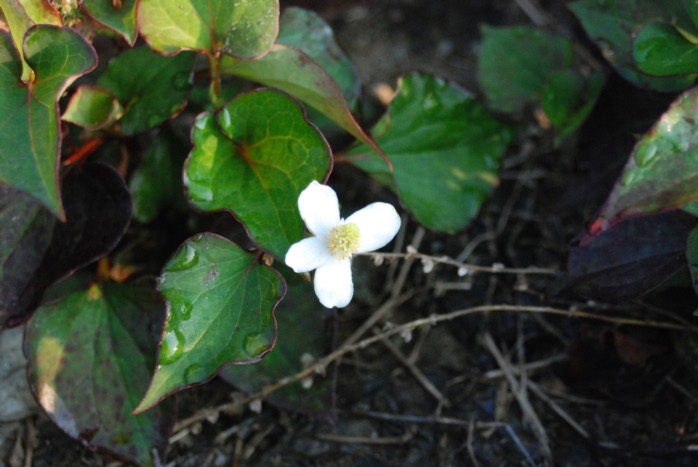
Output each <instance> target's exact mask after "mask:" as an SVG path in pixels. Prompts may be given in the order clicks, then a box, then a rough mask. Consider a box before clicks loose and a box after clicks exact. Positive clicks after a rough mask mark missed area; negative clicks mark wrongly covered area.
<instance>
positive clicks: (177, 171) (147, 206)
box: [129, 131, 186, 222]
mask: <svg viewBox="0 0 698 467" xmlns="http://www.w3.org/2000/svg"><path fill="white" fill-rule="evenodd" d="M185 156H186V152H185V150H184V148H182V147H181V146H178V145H177V144H176V140H175V137H174V135H172V134H171V133H169V132H165V131H161V133H159V134H158V135H157V136H156V137H155V139H154V140H153V144H152V146H151V147H150V148H149V149H148V151H147V152H146V153H145V154H144V156H143V160H142V161H141V164H140V165H139V166H138V168H137V169H136V170H135V171H134V172H133V175H132V176H131V181H130V183H129V191H130V192H131V196H132V197H133V217H134V218H135V219H138V220H139V221H141V222H150V221H151V220H153V219H154V218H155V216H157V215H158V213H159V212H160V210H161V209H163V208H170V209H171V208H174V207H179V206H186V203H185V202H184V196H183V192H182V166H183V165H184V158H185Z"/></svg>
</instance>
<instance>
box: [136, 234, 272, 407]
mask: <svg viewBox="0 0 698 467" xmlns="http://www.w3.org/2000/svg"><path fill="white" fill-rule="evenodd" d="M159 281H160V285H159V290H160V292H161V293H162V294H163V295H164V297H165V298H166V299H167V302H168V307H167V310H168V314H167V322H166V324H165V329H164V330H163V335H162V338H161V340H160V355H159V361H158V365H157V368H156V370H155V374H154V375H153V378H152V381H151V383H150V387H149V388H148V391H147V393H146V394H145V396H144V397H143V400H142V401H141V402H140V404H139V405H138V407H137V408H136V410H135V412H136V413H140V412H142V411H144V410H146V409H148V408H150V407H152V406H153V405H155V404H156V403H158V401H160V400H162V399H163V398H164V397H166V396H167V395H169V394H172V393H173V392H175V391H178V390H180V389H183V388H186V387H189V386H192V385H195V384H200V383H203V382H206V381H208V380H209V379H211V378H212V377H213V376H214V375H215V374H216V373H217V372H218V371H219V370H220V369H221V367H222V366H223V365H227V364H243V363H254V362H257V361H259V360H260V359H261V358H263V357H264V356H265V355H266V354H267V353H269V351H270V350H271V349H272V347H274V343H275V342H276V320H275V319H274V308H275V306H276V304H277V303H278V302H279V300H280V299H281V298H282V297H283V295H284V292H285V284H284V282H283V279H282V278H281V275H280V274H279V273H277V272H276V271H275V270H274V269H272V268H270V267H267V266H264V265H263V264H261V263H260V262H259V257H258V256H256V255H253V254H250V253H247V252H245V251H243V250H242V249H240V247H238V246H237V245H235V244H234V243H232V242H230V241H229V240H226V239H224V238H222V237H218V236H216V235H214V234H209V233H204V234H199V235H197V236H195V237H192V238H190V239H189V240H187V241H186V242H185V243H184V244H183V245H182V246H181V247H180V248H179V250H177V252H176V253H175V254H174V256H173V257H172V259H171V260H170V261H169V262H168V263H167V264H166V265H165V269H164V270H163V273H162V275H161V276H160V279H159Z"/></svg>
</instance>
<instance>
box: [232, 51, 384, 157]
mask: <svg viewBox="0 0 698 467" xmlns="http://www.w3.org/2000/svg"><path fill="white" fill-rule="evenodd" d="M221 73H227V74H231V75H235V76H239V77H241V78H245V79H249V80H251V81H256V82H258V83H262V84H264V85H266V86H271V87H274V88H278V89H281V90H282V91H286V92H287V93H289V94H291V95H292V96H293V97H295V98H296V99H298V100H301V101H303V102H304V103H306V104H308V105H309V106H311V107H313V108H315V109H317V110H318V111H319V112H320V113H322V114H323V115H325V116H326V117H328V118H329V119H330V120H332V121H333V122H335V123H336V124H337V125H339V126H340V127H342V128H344V129H345V130H346V131H347V132H349V133H350V134H351V135H352V136H353V137H354V138H356V139H358V140H359V141H361V142H362V143H364V144H366V145H368V146H370V147H371V148H372V149H373V150H374V151H376V152H377V153H378V154H380V155H381V157H383V158H385V156H384V154H383V151H382V150H381V149H380V148H379V147H378V145H377V144H376V143H375V141H373V139H372V138H371V137H370V136H368V135H367V134H366V133H365V132H364V130H363V129H362V128H361V126H360V125H359V124H358V123H357V122H356V119H355V118H354V116H353V115H352V113H351V111H350V110H349V107H348V105H347V101H346V99H345V98H344V94H343V93H342V89H341V88H340V87H339V85H338V84H337V82H336V81H335V80H334V79H333V78H332V76H331V75H330V74H329V73H328V72H327V71H326V70H325V69H324V68H323V67H321V66H320V65H319V64H318V63H316V62H315V60H313V59H312V58H310V56H309V55H308V54H306V53H305V52H303V51H302V50H300V49H297V48H295V47H292V46H290V45H285V44H274V46H273V47H272V48H271V50H270V51H269V53H268V54H266V55H265V56H264V57H262V58H260V59H259V60H252V61H243V60H236V59H234V58H232V57H223V58H222V59H221ZM386 160H387V159H386Z"/></svg>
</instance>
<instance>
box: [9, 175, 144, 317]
mask: <svg viewBox="0 0 698 467" xmlns="http://www.w3.org/2000/svg"><path fill="white" fill-rule="evenodd" d="M4 196H8V192H5V193H4ZM63 199H64V202H65V209H66V217H67V221H66V222H65V223H63V222H52V219H53V218H52V219H48V218H47V216H49V214H48V211H45V210H41V209H39V210H38V211H37V210H36V208H33V207H32V205H31V204H30V203H28V202H27V201H26V200H22V198H21V197H20V198H17V197H16V196H12V193H10V194H9V198H5V201H3V202H4V203H5V204H7V205H8V206H15V203H18V204H19V206H20V207H21V208H22V211H15V209H13V210H10V211H8V213H11V214H8V215H10V216H11V217H10V219H11V220H12V224H2V225H0V239H1V240H0V245H1V247H0V250H1V251H2V253H0V254H1V255H3V256H4V255H9V256H8V257H7V258H8V259H7V260H6V261H5V262H4V264H3V265H2V267H3V269H2V271H1V272H0V274H1V276H0V277H2V281H0V329H1V328H4V327H12V326H17V325H18V324H21V323H22V322H24V321H26V320H27V319H28V318H29V316H30V315H31V313H32V312H33V310H34V308H35V307H36V306H37V305H38V303H39V301H40V300H41V296H42V295H43V293H44V291H45V290H46V289H47V288H48V287H49V286H51V285H52V284H54V283H55V282H57V281H59V280H60V279H62V278H64V277H66V276H67V275H69V274H71V273H72V272H74V271H75V270H77V269H79V268H81V267H82V266H84V265H86V264H89V263H91V262H93V261H95V260H97V259H99V258H101V257H102V256H104V255H105V254H107V253H108V252H109V251H111V250H112V248H114V247H115V246H116V244H117V242H118V241H119V239H121V236H122V235H123V233H124V231H125V230H126V227H127V226H128V224H129V221H130V219H131V199H130V197H129V194H128V191H127V190H126V186H125V184H124V181H123V179H122V178H121V175H119V174H118V173H117V172H116V171H115V170H114V169H113V168H111V167H109V166H107V165H103V164H86V165H84V166H83V167H75V168H73V169H72V170H71V172H70V173H69V174H68V175H67V176H66V178H65V179H64V180H63ZM16 209H20V208H16ZM19 226H25V227H22V229H23V230H21V232H22V237H21V238H20V237H18V236H17V235H18V234H17V232H19V231H17V230H16V229H17V228H19ZM13 232H14V233H13ZM37 262H38V265H37Z"/></svg>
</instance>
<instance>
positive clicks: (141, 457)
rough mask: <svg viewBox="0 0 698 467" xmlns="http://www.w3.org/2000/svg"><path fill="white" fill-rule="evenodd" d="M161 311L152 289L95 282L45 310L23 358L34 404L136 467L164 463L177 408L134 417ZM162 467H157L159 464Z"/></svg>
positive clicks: (32, 326)
mask: <svg viewBox="0 0 698 467" xmlns="http://www.w3.org/2000/svg"><path fill="white" fill-rule="evenodd" d="M164 311H165V310H164V306H163V304H162V302H161V301H160V300H159V299H158V297H157V295H156V294H155V290H154V287H153V286H152V284H148V285H147V286H146V285H122V284H117V283H113V282H108V283H105V284H102V285H97V284H94V285H92V286H91V287H89V289H87V290H81V291H78V292H74V293H72V294H69V295H67V296H64V297H63V298H61V299H59V300H57V301H55V302H52V303H50V304H46V305H43V306H41V307H40V308H39V309H38V310H37V312H36V314H35V315H34V317H33V318H32V320H31V321H30V322H29V323H28V325H27V329H26V334H25V343H24V345H25V354H26V355H27V358H28V360H29V365H28V372H27V375H28V378H29V382H30V385H31V388H32V392H33V393H34V396H35V397H36V400H37V401H38V402H39V404H40V405H41V406H42V407H43V409H44V410H45V411H46V414H47V415H48V416H49V417H50V418H51V420H53V421H54V422H55V423H56V424H57V425H58V426H59V427H60V428H61V429H62V430H63V431H65V432H66V433H67V434H68V435H70V436H71V437H73V438H75V439H76V440H78V441H80V442H82V443H83V444H84V445H85V446H87V447H88V448H90V449H92V450H100V451H108V452H111V453H113V454H115V455H117V456H119V457H121V458H123V459H126V460H128V461H130V462H135V463H137V464H139V465H155V459H153V457H152V456H153V455H152V453H151V451H153V450H156V451H157V453H158V455H159V456H158V457H159V460H164V457H165V449H166V447H167V444H168V436H169V432H170V430H171V428H172V425H173V423H174V419H175V414H176V409H175V407H174V404H173V403H172V401H169V402H168V403H165V404H162V405H161V406H159V407H158V408H156V409H154V410H151V411H149V412H148V413H146V414H141V415H132V414H131V411H132V410H133V409H134V407H135V406H136V404H137V403H138V401H139V399H140V396H141V394H142V393H143V391H144V390H145V389H146V385H147V381H148V377H149V375H150V371H151V369H152V367H153V363H154V362H153V360H154V358H153V355H155V349H156V345H157V335H158V333H159V331H160V326H161V323H162V320H163V318H164ZM158 465H160V464H158Z"/></svg>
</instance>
